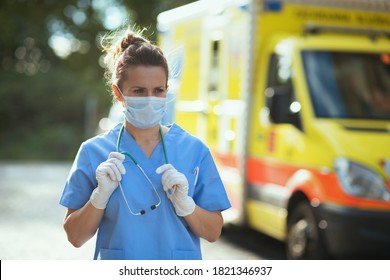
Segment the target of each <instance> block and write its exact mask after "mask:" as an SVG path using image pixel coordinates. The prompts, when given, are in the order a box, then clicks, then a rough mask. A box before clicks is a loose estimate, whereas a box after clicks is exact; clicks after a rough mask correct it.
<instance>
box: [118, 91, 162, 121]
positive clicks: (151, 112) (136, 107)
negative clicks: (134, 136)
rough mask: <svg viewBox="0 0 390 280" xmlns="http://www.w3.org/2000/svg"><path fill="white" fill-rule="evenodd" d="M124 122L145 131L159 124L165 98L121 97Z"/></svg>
mask: <svg viewBox="0 0 390 280" xmlns="http://www.w3.org/2000/svg"><path fill="white" fill-rule="evenodd" d="M122 96H123V99H124V100H125V104H126V108H124V110H123V113H124V115H125V117H126V120H127V121H128V122H129V123H131V124H132V125H134V126H135V127H138V128H141V129H145V128H151V127H154V126H156V125H157V124H159V123H160V121H161V120H162V118H163V117H164V114H165V112H166V98H165V97H156V96H146V97H134V96H125V95H122Z"/></svg>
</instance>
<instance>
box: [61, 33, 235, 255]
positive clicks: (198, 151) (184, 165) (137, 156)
mask: <svg viewBox="0 0 390 280" xmlns="http://www.w3.org/2000/svg"><path fill="white" fill-rule="evenodd" d="M111 42H114V40H112V41H111ZM105 50H106V52H107V54H106V57H105V63H106V65H107V69H108V79H109V83H110V84H111V85H112V92H113V94H114V98H115V99H116V100H117V101H118V102H121V103H122V104H123V107H124V115H125V119H126V121H125V123H124V124H118V125H117V126H116V127H114V128H113V129H111V130H110V131H109V132H107V133H105V134H102V135H99V136H96V137H94V138H92V139H89V140H87V141H85V142H84V143H82V145H81V146H80V149H79V151H78V153H77V156H76V158H75V161H74V164H73V166H72V169H71V171H70V174H69V177H68V180H67V182H66V184H65V189H64V192H63V195H62V197H61V201H60V203H61V204H62V205H63V206H65V207H67V208H68V210H67V213H66V217H65V220H64V229H65V231H66V234H67V236H68V240H69V241H70V243H72V244H73V245H74V246H75V247H80V246H82V245H83V244H84V243H85V242H86V241H88V240H89V239H90V238H91V237H93V236H94V235H95V233H96V232H98V233H97V241H96V249H95V254H94V259H201V258H202V254H201V249H200V238H204V239H206V240H208V241H210V242H214V241H216V240H217V239H218V238H219V236H220V234H221V230H222V225H223V218H222V215H221V211H223V210H225V209H227V208H229V207H230V203H229V200H228V198H227V195H226V192H225V190H224V187H223V184H222V182H221V179H220V177H219V174H218V172H217V169H216V166H215V164H214V161H213V159H212V156H211V154H210V151H209V149H208V148H207V147H206V146H205V145H204V144H203V143H202V142H201V141H199V140H198V139H197V138H195V137H193V136H191V135H190V134H189V133H187V132H186V131H184V130H183V129H182V128H180V126H178V125H177V124H172V125H170V126H161V125H160V121H161V119H162V117H163V116H164V113H165V108H166V93H167V87H168V86H167V81H168V64H167V61H166V58H165V57H164V55H163V53H162V51H161V50H160V49H159V48H158V47H157V46H154V45H152V44H151V43H150V42H149V41H147V40H146V39H145V38H143V37H142V36H141V35H139V34H136V33H134V32H132V31H130V30H128V31H127V32H126V33H125V34H124V36H122V38H121V39H120V40H117V43H112V44H111V45H109V46H108V47H106V48H105Z"/></svg>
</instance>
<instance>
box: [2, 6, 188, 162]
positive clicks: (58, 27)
mask: <svg viewBox="0 0 390 280" xmlns="http://www.w3.org/2000/svg"><path fill="white" fill-rule="evenodd" d="M188 2H192V1H188V0H187V1H185V0H175V1H169V0H160V1H158V0H149V1H143V0H142V1H141V0H132V1H120V0H109V1H102V0H69V1H56V0H4V1H1V2H0V25H1V26H3V28H2V30H3V32H2V36H0V84H1V87H0V100H1V102H0V117H1V121H0V147H1V148H0V159H29V160H42V159H49V160H71V159H73V158H74V156H75V153H76V152H77V149H78V147H79V145H80V143H81V141H83V140H85V139H86V138H88V137H91V136H93V135H94V133H95V128H96V127H97V124H98V121H99V119H100V118H101V117H103V116H105V115H106V114H107V112H108V110H109V107H110V105H111V97H110V94H109V93H108V91H107V88H106V86H105V83H104V80H103V68H102V67H101V66H100V64H99V61H100V59H101V55H102V53H101V50H100V49H99V47H98V44H97V41H98V39H99V36H100V35H101V34H102V33H105V32H107V31H108V29H107V27H106V26H105V20H107V18H105V16H107V13H106V12H107V9H109V8H112V7H114V6H115V7H119V8H120V9H121V10H122V12H123V11H125V14H127V15H128V23H131V22H132V23H135V24H136V25H137V26H140V27H147V28H149V29H150V30H149V32H148V33H149V34H152V35H151V36H152V38H150V39H152V40H154V39H155V37H154V38H153V36H155V35H156V33H155V26H156V16H157V14H158V13H160V12H161V11H163V10H166V9H170V8H173V7H175V6H178V5H182V4H185V3H188ZM103 4H104V5H103ZM54 46H57V47H59V49H56V48H55V47H54ZM61 49H62V52H61Z"/></svg>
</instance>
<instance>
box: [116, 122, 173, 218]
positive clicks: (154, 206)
mask: <svg viewBox="0 0 390 280" xmlns="http://www.w3.org/2000/svg"><path fill="white" fill-rule="evenodd" d="M124 128H125V126H124V125H123V126H122V127H121V130H120V131H119V135H118V141H117V143H116V151H117V152H118V153H121V154H123V155H125V156H128V157H129V158H130V159H131V161H132V162H134V164H135V165H136V166H137V167H138V169H139V170H140V171H141V173H142V174H143V175H144V176H145V178H146V179H147V180H148V182H149V184H150V185H151V186H152V188H153V190H154V193H155V194H156V196H157V198H158V202H157V203H156V204H153V205H151V206H150V209H151V210H154V209H156V208H157V207H158V206H160V204H161V197H160V195H159V194H158V192H157V190H156V187H155V186H154V185H153V183H152V181H151V180H150V178H149V177H148V175H146V173H145V171H144V170H143V169H142V167H141V166H140V165H139V164H138V162H137V161H136V160H135V158H134V157H133V156H132V155H131V154H130V153H128V152H120V151H119V145H120V141H121V139H122V135H123V131H124ZM159 133H160V137H161V143H162V148H163V152H164V158H165V163H168V156H167V152H166V150H165V143H164V138H163V135H162V129H161V126H160V128H159ZM119 188H120V191H121V193H122V197H123V200H124V201H125V204H126V207H127V209H128V210H129V211H130V213H131V214H132V215H134V216H139V215H144V214H145V213H146V211H145V210H141V211H139V212H136V213H134V212H133V211H132V210H131V207H130V205H129V203H128V202H127V199H126V196H125V193H124V191H123V187H122V184H121V182H119Z"/></svg>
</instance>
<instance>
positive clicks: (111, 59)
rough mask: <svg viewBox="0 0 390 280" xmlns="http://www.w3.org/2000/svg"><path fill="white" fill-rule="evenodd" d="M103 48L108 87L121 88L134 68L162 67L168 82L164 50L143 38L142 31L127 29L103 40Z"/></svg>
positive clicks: (109, 35)
mask: <svg viewBox="0 0 390 280" xmlns="http://www.w3.org/2000/svg"><path fill="white" fill-rule="evenodd" d="M101 43H102V44H101V46H102V48H103V51H105V52H106V55H105V57H104V64H105V66H106V72H105V78H106V80H107V83H108V85H109V86H110V87H111V85H113V84H116V85H118V86H119V87H120V85H121V83H122V82H123V79H124V76H125V74H126V70H127V69H128V68H129V67H132V66H160V67H162V68H163V69H164V70H165V73H166V77H167V81H168V72H169V70H168V63H167V60H166V58H165V56H164V54H163V52H162V50H161V49H160V48H159V47H158V46H156V45H154V44H152V43H151V42H149V41H148V40H147V39H145V38H144V37H143V36H142V31H132V30H131V29H130V28H126V29H125V30H123V31H116V32H114V33H112V34H108V35H106V36H104V37H103V38H102V42H101Z"/></svg>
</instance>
